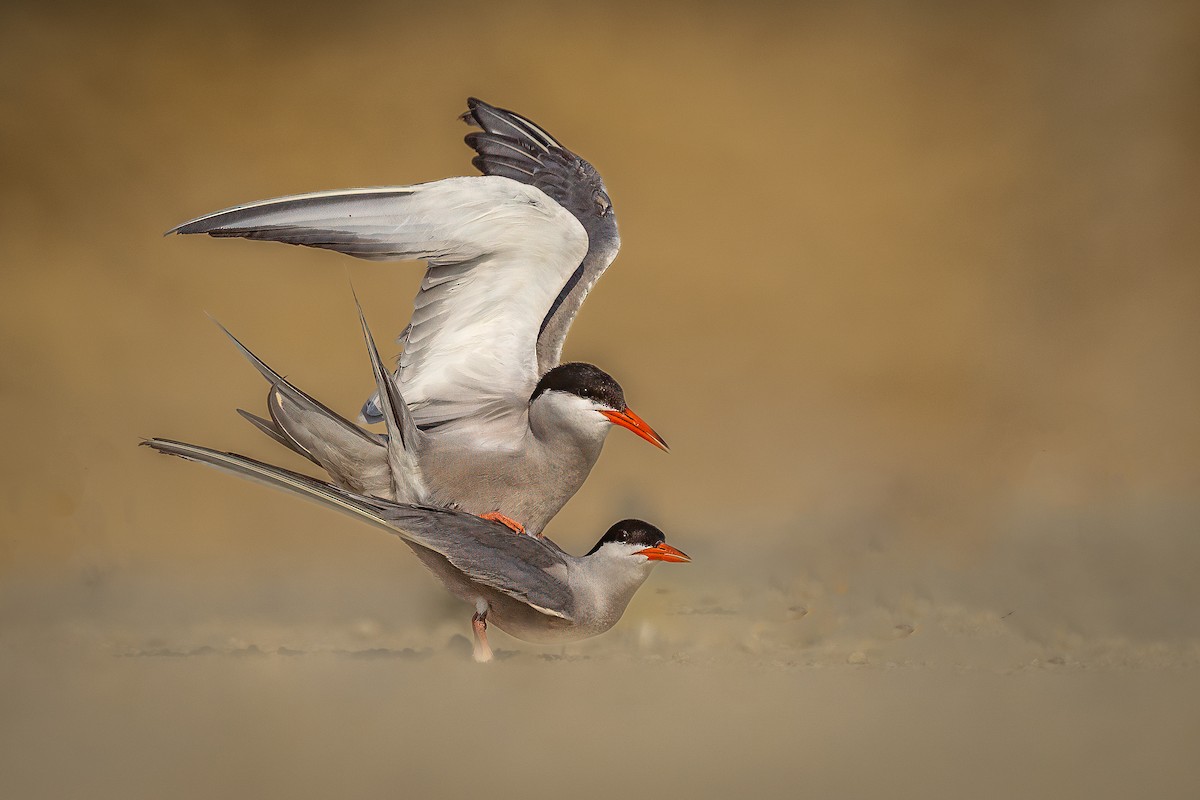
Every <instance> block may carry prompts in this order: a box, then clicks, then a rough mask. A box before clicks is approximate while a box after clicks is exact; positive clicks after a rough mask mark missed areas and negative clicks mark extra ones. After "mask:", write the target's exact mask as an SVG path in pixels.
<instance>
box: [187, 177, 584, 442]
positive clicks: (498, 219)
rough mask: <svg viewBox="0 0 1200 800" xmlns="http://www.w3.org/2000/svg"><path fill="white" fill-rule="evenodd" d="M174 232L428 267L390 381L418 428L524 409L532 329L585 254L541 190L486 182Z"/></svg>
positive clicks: (287, 203) (296, 200)
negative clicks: (397, 366)
mask: <svg viewBox="0 0 1200 800" xmlns="http://www.w3.org/2000/svg"><path fill="white" fill-rule="evenodd" d="M175 231H176V232H178V233H207V234H209V235H211V236H241V237H246V238H252V239H268V240H272V241H280V242H287V243H290V244H300V245H307V246H310V247H324V248H328V249H332V250H336V251H338V252H341V253H346V254H348V255H352V256H357V257H359V258H369V259H422V260H426V261H428V262H429V269H428V270H427V271H426V273H425V278H424V280H422V282H421V289H420V291H419V292H418V294H417V297H416V300H415V301H414V303H413V316H412V321H411V323H410V324H409V327H408V329H407V332H406V333H405V335H404V337H403V339H402V341H401V344H402V345H403V348H404V352H403V353H402V355H401V357H400V369H399V372H398V373H397V376H396V379H397V381H398V385H399V388H400V390H401V391H402V392H403V394H404V398H405V400H406V401H407V402H408V405H409V410H410V412H411V413H412V415H413V419H414V420H415V421H416V423H417V424H418V425H420V426H422V427H427V426H431V425H436V424H444V423H446V422H451V421H453V420H456V419H460V418H463V417H470V416H474V415H476V414H480V413H490V412H491V411H492V410H494V409H496V408H501V409H513V408H517V409H523V408H524V404H525V403H526V402H527V401H528V399H529V395H530V394H531V393H532V391H533V388H534V387H535V386H536V385H537V381H538V378H539V377H540V376H541V373H540V372H539V371H538V355H537V350H538V347H539V345H538V340H539V333H540V330H541V329H540V327H539V326H540V324H541V323H542V321H543V320H544V319H545V317H546V314H547V309H550V308H551V307H552V306H553V305H554V303H555V302H556V297H557V295H558V294H559V293H560V288H561V287H562V286H563V284H564V282H566V281H568V280H569V278H570V276H571V275H572V274H573V273H574V272H575V271H576V269H577V267H578V266H579V264H580V262H581V261H582V260H583V258H584V256H585V254H586V253H587V248H588V237H587V232H586V231H585V230H584V228H583V226H582V225H581V224H580V223H579V220H578V219H577V218H576V217H574V216H573V215H572V214H571V213H570V212H568V211H567V210H566V209H565V208H563V207H562V206H561V205H560V204H558V203H557V202H555V201H554V200H553V199H551V198H550V197H548V196H547V195H546V194H545V193H544V192H542V191H541V190H539V189H538V188H537V187H535V186H531V185H528V184H524V183H520V182H517V181H512V180H509V179H507V178H504V177H498V176H488V175H485V176H482V177H471V178H447V179H445V180H441V181H435V182H433V183H425V184H420V185H418V186H408V187H392V188H384V189H351V190H346V191H341V192H318V193H316V194H310V195H300V196H296V197H285V198H279V199H276V200H264V201H261V202H258V203H251V204H248V205H244V206H238V207H235V208H231V209H228V210H226V211H219V212H217V213H215V214H209V215H207V216H205V217H201V218H200V219H197V220H194V221H192V222H189V223H185V224H184V225H181V226H179V227H178V228H176V229H175Z"/></svg>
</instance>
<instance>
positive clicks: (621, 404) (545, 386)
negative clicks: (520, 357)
mask: <svg viewBox="0 0 1200 800" xmlns="http://www.w3.org/2000/svg"><path fill="white" fill-rule="evenodd" d="M549 391H555V392H566V393H568V394H574V395H578V396H579V397H582V398H584V399H586V400H595V401H597V402H599V403H603V404H604V405H606V406H608V407H609V408H611V409H613V410H614V411H624V410H625V392H624V391H622V389H621V384H619V383H617V382H616V380H615V379H614V378H613V376H611V375H609V374H608V373H607V372H605V371H604V370H602V369H600V368H599V367H597V366H595V365H594V364H581V363H578V362H573V363H570V364H559V365H558V366H557V367H555V368H554V369H552V370H550V371H549V372H547V373H546V374H545V375H543V376H542V379H541V380H540V381H538V384H537V388H535V389H534V390H533V394H532V395H531V396H530V398H529V402H530V403H532V402H533V401H534V400H537V399H538V396H539V395H541V394H542V393H543V392H549ZM643 524H645V523H643Z"/></svg>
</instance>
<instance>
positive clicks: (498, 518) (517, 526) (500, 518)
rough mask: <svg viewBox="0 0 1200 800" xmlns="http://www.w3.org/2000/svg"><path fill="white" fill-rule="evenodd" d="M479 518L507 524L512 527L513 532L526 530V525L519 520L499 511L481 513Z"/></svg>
mask: <svg viewBox="0 0 1200 800" xmlns="http://www.w3.org/2000/svg"><path fill="white" fill-rule="evenodd" d="M479 518H480V519H487V520H491V521H492V522H499V523H500V524H501V525H505V526H507V527H509V528H512V531H513V533H524V532H525V526H524V525H522V524H521V523H519V522H517V521H516V520H515V519H509V518H508V517H506V516H504V515H503V514H501V513H500V512H499V511H489V512H488V513H486V514H480V515H479Z"/></svg>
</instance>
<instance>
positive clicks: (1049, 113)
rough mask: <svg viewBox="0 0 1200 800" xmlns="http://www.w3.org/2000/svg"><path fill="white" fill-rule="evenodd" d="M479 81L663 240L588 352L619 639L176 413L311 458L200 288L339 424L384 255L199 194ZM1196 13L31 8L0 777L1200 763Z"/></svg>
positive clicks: (224, 782) (574, 509) (894, 789)
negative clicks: (538, 624)
mask: <svg viewBox="0 0 1200 800" xmlns="http://www.w3.org/2000/svg"><path fill="white" fill-rule="evenodd" d="M468 94H476V95H479V96H481V97H483V98H485V99H488V100H490V101H493V102H496V103H499V104H501V105H505V106H508V107H511V108H514V109H517V110H519V111H521V112H522V113H525V114H528V115H529V116H530V117H532V118H533V119H535V120H537V121H538V122H540V123H542V124H544V125H545V126H546V127H547V129H548V130H550V131H552V132H553V133H554V134H555V135H556V136H559V137H560V138H561V139H562V140H563V141H564V142H566V143H567V144H568V145H570V146H571V147H573V148H576V149H578V150H579V152H581V153H583V154H584V155H585V156H586V157H588V158H589V159H590V160H591V161H592V162H593V163H595V164H596V165H597V166H598V167H599V169H600V170H601V172H602V173H603V175H604V176H605V179H606V181H607V183H608V186H609V189H610V191H611V194H612V196H613V200H614V204H615V208H616V211H617V215H618V218H619V220H620V224H621V231H622V236H623V241H624V246H623V249H622V252H621V255H620V257H619V259H618V261H617V263H616V265H615V266H614V268H613V269H612V270H611V271H610V272H609V273H608V274H607V275H606V276H605V278H604V279H603V280H602V281H601V282H600V284H599V285H598V286H597V288H596V290H595V292H593V294H592V296H591V297H590V298H589V300H588V303H587V304H586V306H585V307H584V310H583V313H582V314H581V316H580V318H579V320H578V322H577V323H576V325H575V326H574V328H573V330H572V334H571V337H570V339H569V340H568V342H567V353H566V355H567V356H568V357H569V358H572V359H578V360H590V361H594V362H596V363H598V364H600V365H602V366H604V367H605V368H607V369H609V370H610V371H611V372H613V374H614V375H615V376H616V377H617V378H618V379H619V380H620V381H621V382H622V384H623V385H624V387H625V390H626V394H627V396H628V397H629V399H630V404H631V405H632V406H633V407H634V408H635V409H636V410H637V411H638V413H639V414H641V415H642V416H643V417H645V418H646V419H647V420H648V421H649V422H650V423H651V424H653V425H654V426H655V428H656V429H658V430H659V431H661V432H662V433H663V434H664V436H665V437H666V438H667V439H668V441H670V443H671V445H672V453H671V454H670V455H664V454H662V453H659V452H656V451H653V450H652V449H651V448H649V447H647V446H646V445H645V444H644V443H642V442H640V441H638V440H636V439H635V438H634V437H632V436H629V435H628V434H624V433H621V432H616V433H614V434H613V436H611V437H610V440H609V443H608V445H607V446H606V450H605V453H604V456H603V458H602V459H601V461H600V463H599V465H598V466H597V468H596V470H595V471H594V473H593V474H592V476H591V478H590V479H589V481H588V483H587V485H586V486H585V487H584V488H583V490H582V491H581V492H580V494H579V495H578V496H577V497H576V498H575V499H574V500H573V501H572V502H571V503H570V504H569V505H568V506H567V508H566V509H565V510H564V511H563V513H562V514H560V516H559V517H558V518H556V520H555V521H554V522H553V523H552V525H551V528H550V529H549V531H548V532H549V533H550V535H551V536H553V537H554V538H555V539H556V540H557V541H559V542H560V543H561V544H562V545H563V546H564V547H566V548H568V549H570V550H572V551H574V552H583V551H585V550H586V549H587V548H589V547H590V546H591V544H592V543H593V542H594V541H595V539H596V538H597V537H598V535H599V534H600V532H602V531H603V530H604V529H605V528H606V527H607V526H608V524H609V523H611V522H612V521H614V520H616V519H619V518H621V517H624V516H631V515H637V516H642V517H645V518H647V519H649V520H651V521H653V522H655V523H656V524H658V525H659V526H660V527H662V528H663V529H664V530H665V531H666V532H667V534H668V537H669V539H670V541H671V542H672V543H673V544H677V545H678V546H679V547H681V548H682V549H683V550H685V551H686V552H688V553H689V554H691V555H692V556H693V558H694V559H695V561H694V563H692V564H688V565H682V566H672V565H667V566H663V567H660V568H659V569H658V570H657V571H656V572H655V574H654V575H653V576H652V578H651V580H650V581H649V583H648V584H647V585H646V587H645V588H644V589H643V590H642V592H641V593H640V594H639V596H638V597H637V598H635V600H634V603H633V605H632V606H631V608H630V609H629V612H628V614H627V616H626V618H625V619H623V620H622V621H621V623H620V624H619V625H618V626H617V627H616V628H615V629H614V630H613V631H612V632H610V633H609V634H606V635H605V636H603V637H600V638H598V639H596V640H593V641H590V642H583V643H579V644H577V645H573V646H571V647H568V648H549V649H548V648H540V647H535V646H529V645H524V644H522V643H520V642H516V641H513V640H512V639H509V638H507V637H505V636H504V635H503V634H501V633H499V632H497V633H496V636H495V640H494V644H495V645H496V646H497V647H498V648H499V651H500V655H501V656H502V658H501V659H500V660H499V661H498V662H497V663H495V664H493V665H491V666H490V667H489V668H482V669H481V668H479V667H477V666H476V665H474V664H472V663H470V662H469V660H468V657H467V652H468V646H467V640H466V638H465V637H466V634H467V633H468V630H469V628H468V624H467V623H468V614H469V610H468V609H466V608H464V607H463V606H462V605H461V604H459V603H457V602H456V601H454V600H453V599H452V598H450V597H449V596H448V595H446V594H445V593H444V592H443V591H442V590H441V589H440V588H439V587H438V586H437V585H436V583H435V582H434V581H433V580H432V579H431V578H430V577H429V576H427V575H426V574H425V573H424V572H423V570H422V569H421V568H420V566H419V565H418V564H417V563H416V561H415V560H414V559H413V558H412V557H411V555H410V554H409V553H408V552H407V550H406V549H405V548H403V547H400V546H399V545H398V543H397V542H395V541H394V540H392V539H390V538H389V537H387V536H384V535H381V534H380V533H378V532H376V531H374V530H370V529H367V528H365V527H361V526H358V525H355V524H354V523H352V522H351V521H348V520H346V519H344V518H342V517H339V516H337V515H334V514H333V513H331V512H326V511H322V510H318V509H316V508H314V507H312V506H309V505H306V504H304V503H301V502H299V501H297V500H294V499H292V498H289V497H285V496H283V495H281V494H279V493H273V492H270V491H268V490H266V489H263V488H261V487H258V486H254V485H250V484H246V483H242V482H238V481H236V480H234V479H232V478H228V477H225V476H222V475H218V474H216V473H214V472H211V471H207V470H203V469H201V468H199V467H196V466H194V465H189V464H185V463H182V462H179V461H173V460H168V459H164V458H162V457H159V456H155V455H153V454H152V453H150V452H148V451H146V450H145V449H140V448H137V447H136V442H137V441H138V439H139V437H144V436H156V435H158V436H171V437H175V438H180V439H185V440H190V441H196V442H200V443H204V444H209V445H212V446H216V447H222V448H228V449H231V450H237V451H240V452H244V453H247V454H249V455H252V456H255V457H259V458H264V459H267V460H275V461H278V462H279V463H282V464H284V465H285V466H291V467H293V468H301V469H302V468H304V467H305V464H304V463H303V462H298V461H297V460H296V459H293V458H290V457H287V456H286V454H282V453H280V452H279V451H278V449H277V448H275V447H274V445H273V444H272V443H271V442H269V441H266V440H265V439H264V438H263V437H261V436H260V435H259V434H257V433H256V432H255V431H253V430H251V429H250V428H249V427H248V426H246V425H245V424H244V423H243V422H241V421H240V420H238V419H237V417H236V416H234V414H233V413H232V411H233V409H234V408H235V407H238V406H241V407H245V408H248V409H251V410H258V409H259V408H260V404H261V402H262V395H263V386H262V385H261V382H260V381H259V379H258V376H257V375H255V374H254V373H253V371H252V370H251V369H250V368H249V367H248V366H246V365H245V364H244V363H242V362H241V360H240V359H239V357H238V356H237V355H236V353H234V352H233V350H232V348H230V347H229V345H228V344H227V343H226V342H225V341H224V340H223V339H222V337H221V335H220V334H219V333H218V332H217V331H216V329H215V328H214V326H213V325H212V324H211V323H210V322H209V321H208V320H207V319H206V318H205V317H204V311H209V312H211V313H212V314H214V315H215V316H216V317H217V318H219V319H220V320H221V321H222V322H224V323H225V324H226V325H228V326H229V327H230V328H231V329H232V330H233V331H234V332H235V333H237V334H238V335H239V336H240V337H241V338H243V339H244V340H245V341H246V342H247V343H248V344H250V345H251V346H252V347H253V348H254V349H255V350H256V351H257V352H259V353H260V354H261V355H262V356H264V357H265V358H266V359H267V360H268V361H269V362H270V363H272V364H273V365H274V366H276V367H278V368H279V369H280V370H281V371H282V372H284V373H285V374H287V375H288V376H289V377H291V378H292V379H293V380H295V381H296V382H297V384H298V385H300V386H302V387H304V388H305V389H308V390H309V391H311V392H312V393H313V394H315V395H316V396H318V397H320V398H321V399H322V400H324V401H325V402H327V403H328V404H329V405H331V406H333V407H334V408H336V409H339V410H341V411H343V412H345V413H348V414H349V413H352V412H353V411H354V410H355V409H357V408H358V406H359V404H360V403H361V402H362V400H363V399H364V397H365V396H366V395H367V394H368V393H369V391H370V387H371V381H370V377H369V374H368V372H367V367H366V359H365V355H364V353H363V351H362V344H361V339H360V336H359V332H358V327H357V322H356V320H355V317H354V312H353V306H352V303H351V301H350V296H349V290H348V288H347V282H348V281H347V273H349V277H350V279H351V280H353V282H354V286H355V287H356V289H357V290H358V293H359V295H360V297H362V298H363V300H364V305H365V308H366V313H367V315H368V317H369V319H370V320H371V323H372V326H373V328H374V329H375V331H376V334H377V336H378V337H379V338H380V339H381V340H384V339H385V338H386V337H388V336H390V335H392V334H394V333H396V332H398V331H399V330H400V328H401V327H402V326H403V324H404V322H405V321H406V319H407V315H408V307H409V306H408V304H409V301H410V298H411V297H412V294H413V292H414V289H415V286H416V282H417V280H418V278H419V272H420V271H419V269H418V268H416V267H414V266H412V265H368V264H361V263H355V262H352V261H350V260H349V259H344V258H340V257H338V256H336V255H333V254H330V253H321V252H313V251H306V250H301V249H296V248H287V247H282V246H269V245H263V244H258V243H251V242H219V241H213V240H208V239H203V240H197V239H193V238H189V239H180V238H177V237H176V238H170V239H164V238H162V237H161V236H160V235H159V234H160V233H161V232H162V231H163V230H166V229H167V228H169V227H171V226H172V225H174V224H177V223H179V222H181V221H183V220H185V219H188V218H190V217H192V216H194V215H197V214H200V213H204V212H207V211H211V210H215V209H217V208H221V207H224V206H228V205H230V204H232V203H236V202H241V201H248V200H252V199H258V198H263V197H269V196H277V195H281V194H288V193H293V192H301V191H308V190H316V189H329V188H336V187H349V186H362V185H378V184H384V183H410V182H417V181H422V180H433V179H437V178H441V177H444V176H447V175H452V174H464V173H469V172H470V167H469V160H468V150H467V148H466V147H465V146H464V145H463V144H462V142H461V137H462V135H463V133H464V132H465V131H464V129H463V127H462V126H461V124H460V123H457V122H456V121H455V119H454V117H455V115H456V114H457V113H459V112H460V111H461V110H462V104H463V99H464V98H465V97H466V96H467V95H468ZM1197 97H1200V13H1198V12H1197V9H1196V7H1195V6H1194V4H1179V3H1169V2H1163V3H1120V2H1109V3H1087V4H1082V3H1081V4H1071V3H1039V4H1024V5H1022V4H1015V5H1014V4H1011V3H996V4H961V3H938V2H929V3H921V4H904V5H901V4H892V3H845V4H837V5H835V6H801V5H799V4H797V5H793V4H762V5H746V4H738V5H736V6H729V7H727V8H726V7H724V6H720V5H716V4H713V5H704V4H684V3H678V4H665V5H657V4H644V3H621V2H616V3H606V4H603V5H602V6H599V5H598V6H592V7H587V8H574V7H564V6H562V5H559V4H554V5H551V4H539V3H532V4H528V5H523V6H521V8H520V9H515V8H513V7H510V6H507V5H501V4H476V5H469V6H466V7H464V6H461V5H453V4H447V5H445V6H440V5H439V6H437V7H433V6H432V4H429V5H412V4H405V3H402V2H386V3H385V2H377V3H366V4H362V5H355V6H350V5H346V6H333V5H328V4H323V5H321V4H309V5H305V4H304V3H294V2H293V3H287V4H283V3H267V4H263V5H251V4H247V3H233V2H223V0H216V1H215V2H213V3H208V4H205V5H204V6H203V7H197V6H194V5H193V6H188V7H183V6H180V7H178V8H175V7H171V6H169V5H166V4H162V3H139V2H129V3H126V4H123V5H122V4H119V3H118V4H105V5H104V6H102V7H101V6H95V7H93V6H92V5H86V4H79V5H78V6H72V5H69V4H68V5H62V4H52V3H37V4H35V3H20V2H17V3H9V4H6V5H5V6H4V7H3V8H2V9H0V175H2V176H3V178H2V179H0V267H2V269H0V281H2V282H3V286H2V289H0V343H2V344H0V349H2V356H3V358H2V363H3V369H0V417H2V418H3V419H4V420H5V425H4V447H3V449H2V451H0V452H2V453H3V456H2V458H3V461H0V469H2V470H3V472H2V474H0V514H2V515H3V517H2V519H0V687H2V688H0V796H3V797H4V798H10V797H11V798H62V797H88V798H110V797H111V798H118V797H119V798H132V797H148V798H161V797H171V798H188V797H197V798H200V797H204V798H212V797H239V798H240V797H276V796H288V797H304V798H308V797H311V798H327V797H379V796H401V797H409V796H415V797H424V796H462V795H464V794H466V793H467V792H476V793H487V794H490V795H494V796H498V797H521V798H538V797H614V796H616V797H627V796H639V795H646V794H650V793H657V794H659V795H661V796H669V797H674V796H681V797H730V796H744V797H745V796H777V797H796V796H812V797H863V796H867V795H868V794H870V795H877V796H886V797H914V798H917V797H919V798H929V797H952V798H993V797H994V798H1013V797H1022V798H1024V797H1055V798H1061V797H1089V798H1091V797H1113V798H1127V797H1131V796H1154V797H1163V798H1166V797H1180V798H1194V797H1197V796H1200V772H1198V771H1197V769H1196V768H1195V764H1194V760H1195V753H1196V752H1200V714H1198V713H1197V711H1196V709H1197V708H1198V707H1200V644H1198V643H1200V613H1197V610H1198V609H1200V582H1198V581H1197V580H1196V571H1197V569H1196V568H1197V565H1198V564H1200V536H1198V534H1200V416H1198V415H1197V414H1196V409H1197V408H1200V370H1198V369H1197V363H1198V362H1197V360H1196V356H1195V349H1196V348H1195V344H1196V342H1197V341H1200V314H1197V308H1198V307H1200V270H1197V269H1196V265H1197V255H1198V254H1200V226H1197V225H1196V220H1197V219H1198V218H1200V195H1198V194H1197V193H1196V191H1195V189H1196V186H1197V185H1200V104H1197V103H1196V98H1197Z"/></svg>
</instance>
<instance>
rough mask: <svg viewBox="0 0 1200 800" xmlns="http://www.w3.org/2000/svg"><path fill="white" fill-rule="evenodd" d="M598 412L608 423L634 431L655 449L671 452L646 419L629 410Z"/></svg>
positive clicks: (603, 410)
mask: <svg viewBox="0 0 1200 800" xmlns="http://www.w3.org/2000/svg"><path fill="white" fill-rule="evenodd" d="M598 410H599V411H600V413H601V414H603V415H604V416H606V417H608V421H609V422H611V423H612V424H613V425H620V426H621V427H622V428H629V430H631V431H633V432H634V433H636V434H637V435H638V436H640V437H642V438H643V439H645V440H646V441H647V442H649V443H650V444H652V445H654V446H655V447H658V448H661V449H663V450H666V451H667V452H668V453H669V452H671V448H669V447H667V443H666V442H665V441H663V438H662V437H661V436H659V435H658V434H657V433H655V432H654V428H651V427H650V426H649V425H647V424H646V421H645V420H644V419H642V418H641V417H639V416H638V415H637V414H635V413H633V412H632V411H630V410H629V409H628V408H626V409H625V410H624V411H609V410H608V409H598Z"/></svg>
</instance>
